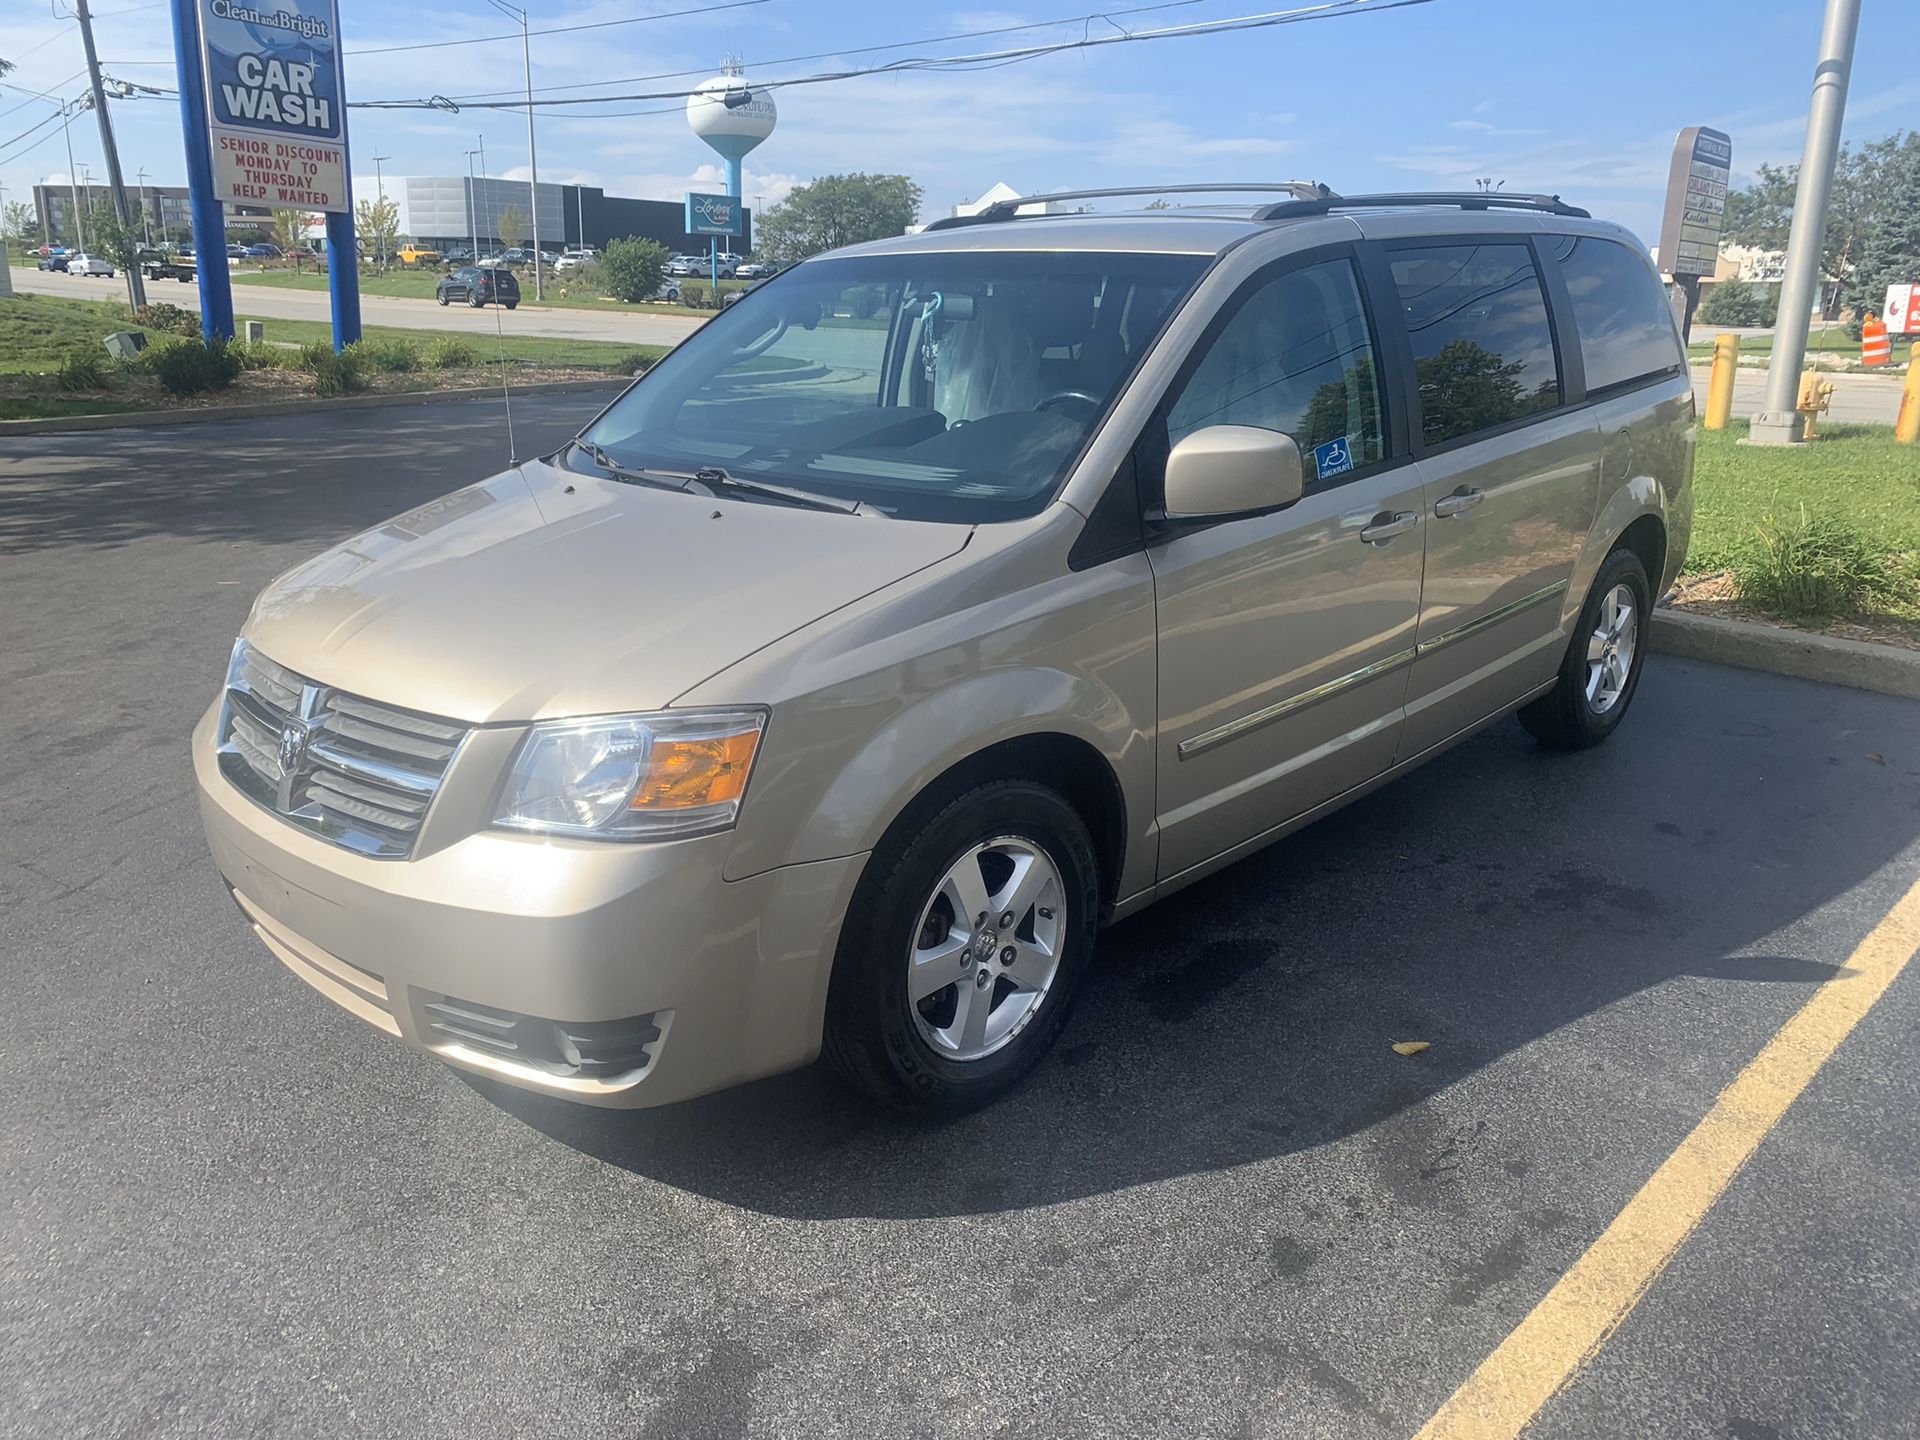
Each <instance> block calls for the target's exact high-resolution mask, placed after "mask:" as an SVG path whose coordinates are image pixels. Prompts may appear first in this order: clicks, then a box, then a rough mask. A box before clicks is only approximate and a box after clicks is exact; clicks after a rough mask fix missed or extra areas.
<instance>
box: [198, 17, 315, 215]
mask: <svg viewBox="0 0 1920 1440" xmlns="http://www.w3.org/2000/svg"><path fill="white" fill-rule="evenodd" d="M199 8H200V42H201V46H202V48H203V50H204V52H205V60H206V74H207V130H208V134H209V137H210V140H211V144H212V150H213V182H214V191H215V193H216V194H218V196H219V197H220V198H221V199H222V200H227V201H233V202H235V203H237V204H241V205H264V206H268V207H271V208H274V209H280V208H294V209H300V210H332V211H350V210H352V208H353V197H352V195H351V193H350V192H349V190H348V187H347V117H346V113H345V105H344V104H343V99H344V96H345V93H346V91H345V87H344V86H343V84H342V83H341V76H340V14H339V10H338V9H337V7H336V5H335V0H199Z"/></svg>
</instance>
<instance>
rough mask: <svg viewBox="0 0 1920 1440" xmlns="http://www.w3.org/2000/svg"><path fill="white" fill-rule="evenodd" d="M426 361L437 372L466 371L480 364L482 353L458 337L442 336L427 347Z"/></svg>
mask: <svg viewBox="0 0 1920 1440" xmlns="http://www.w3.org/2000/svg"><path fill="white" fill-rule="evenodd" d="M426 360H427V364H428V365H430V366H431V367H433V368H434V369H435V370H465V369H467V368H469V367H470V366H473V365H478V364H479V363H480V352H479V351H478V350H475V349H474V348H473V346H471V345H469V344H468V343H467V342H466V341H464V340H462V339H461V338H460V337H459V336H457V335H442V336H441V337H440V338H439V339H438V340H435V341H434V342H433V343H432V344H431V345H429V346H427V355H426Z"/></svg>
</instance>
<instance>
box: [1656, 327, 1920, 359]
mask: <svg viewBox="0 0 1920 1440" xmlns="http://www.w3.org/2000/svg"><path fill="white" fill-rule="evenodd" d="M1695 323H1696V324H1697V323H1698V322H1697V321H1696V322H1695ZM1894 348H1895V349H1896V350H1897V349H1899V346H1898V344H1897V343H1896V345H1895V346H1894ZM1740 353H1741V355H1743V356H1745V355H1771V354H1772V353H1773V336H1771V335H1742V336H1741V337H1740ZM1807 353H1808V354H1809V355H1816V354H1821V355H1844V356H1847V357H1848V358H1849V359H1853V360H1858V359H1859V358H1860V342H1859V341H1858V340H1856V339H1854V338H1853V337H1852V336H1851V335H1849V334H1847V332H1846V331H1845V330H1843V329H1841V328H1840V327H1839V326H1837V325H1836V326H1835V327H1834V328H1833V329H1831V330H1812V331H1809V332H1808V333H1807ZM1687 354H1688V355H1689V356H1691V357H1692V358H1693V359H1695V360H1711V359H1713V342H1712V341H1711V340H1696V341H1694V342H1693V344H1691V345H1689V346H1688V347H1687Z"/></svg>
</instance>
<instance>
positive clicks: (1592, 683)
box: [1520, 546, 1652, 750]
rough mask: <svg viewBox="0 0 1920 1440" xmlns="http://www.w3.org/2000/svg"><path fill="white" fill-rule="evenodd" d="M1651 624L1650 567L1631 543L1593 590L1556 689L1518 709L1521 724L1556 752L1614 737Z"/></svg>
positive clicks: (1636, 682) (1604, 568)
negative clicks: (1648, 578)
mask: <svg viewBox="0 0 1920 1440" xmlns="http://www.w3.org/2000/svg"><path fill="white" fill-rule="evenodd" d="M1651 623H1652V586H1651V585H1649V584H1648V582H1647V570H1646V566H1644V565H1642V564H1641V563H1640V557H1639V556H1638V555H1636V554H1634V553H1633V551H1631V550H1629V549H1627V548H1626V547H1625V546H1622V547H1620V548H1619V549H1617V550H1615V551H1614V552H1613V553H1612V554H1611V555H1609V556H1607V558H1606V561H1605V563H1603V564H1602V565H1601V566H1600V573H1599V574H1598V575H1596V576H1595V577H1594V581H1593V588H1592V589H1591V590H1589V591H1588V592H1587V603H1586V604H1585V605H1584V606H1582V607H1581V610H1580V618H1579V620H1578V621H1577V622H1576V623H1575V625H1574V631H1573V641H1572V643H1571V644H1569V645H1568V646H1567V656H1566V659H1565V660H1564V661H1562V662H1561V665H1560V678H1559V679H1558V680H1556V681H1555V682H1554V687H1553V689H1551V690H1549V691H1548V692H1547V693H1546V694H1544V695H1542V696H1541V697H1540V698H1539V699H1538V700H1535V701H1533V702H1532V703H1531V704H1528V705H1524V706H1522V707H1521V709H1520V723H1521V724H1522V725H1524V726H1525V727H1526V729H1527V733H1528V734H1530V735H1532V736H1533V737H1534V738H1535V739H1536V740H1538V741H1540V743H1541V744H1543V745H1547V746H1550V747H1551V748H1553V749H1555V750H1585V749H1587V748H1588V747H1589V746H1593V745H1598V744H1599V743H1600V742H1601V741H1602V740H1604V739H1606V738H1607V737H1608V736H1609V735H1611V734H1612V733H1613V732H1614V730H1615V729H1616V728H1617V727H1618V726H1619V724H1620V721H1621V720H1622V719H1623V718H1625V716H1626V713H1627V706H1628V705H1630V704H1632V703H1633V695H1634V691H1635V690H1637V689H1638V688H1639V686H1640V670H1641V667H1642V666H1643V665H1644V664H1645V662H1646V658H1647V637H1648V629H1649V626H1650V625H1651Z"/></svg>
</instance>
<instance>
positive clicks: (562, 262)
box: [553, 250, 594, 271]
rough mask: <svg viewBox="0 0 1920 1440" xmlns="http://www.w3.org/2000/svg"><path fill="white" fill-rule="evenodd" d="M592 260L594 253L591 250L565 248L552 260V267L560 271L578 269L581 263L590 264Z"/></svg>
mask: <svg viewBox="0 0 1920 1440" xmlns="http://www.w3.org/2000/svg"><path fill="white" fill-rule="evenodd" d="M593 260H594V253H593V251H591V250H567V251H563V252H562V253H561V255H560V258H559V259H557V260H555V261H554V262H553V268H554V269H555V270H560V271H566V270H578V269H579V268H580V267H581V266H582V265H591V264H592V263H593Z"/></svg>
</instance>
